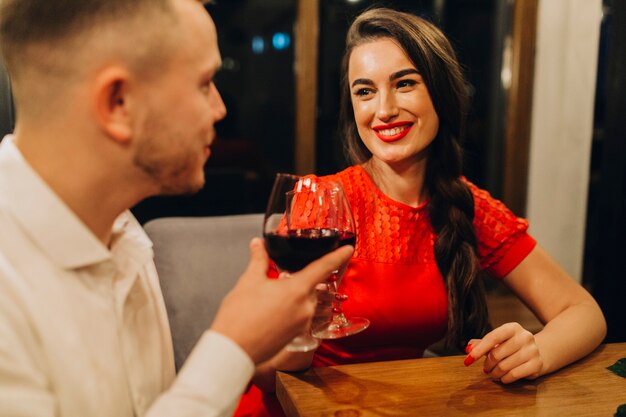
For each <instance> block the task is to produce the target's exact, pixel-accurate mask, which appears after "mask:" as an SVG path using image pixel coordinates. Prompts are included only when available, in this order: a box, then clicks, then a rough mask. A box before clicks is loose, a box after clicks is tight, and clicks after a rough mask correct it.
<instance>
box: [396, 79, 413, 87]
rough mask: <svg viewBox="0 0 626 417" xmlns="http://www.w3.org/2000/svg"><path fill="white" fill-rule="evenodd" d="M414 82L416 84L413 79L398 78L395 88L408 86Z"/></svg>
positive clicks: (411, 85)
mask: <svg viewBox="0 0 626 417" xmlns="http://www.w3.org/2000/svg"><path fill="white" fill-rule="evenodd" d="M416 84H417V81H415V80H400V81H398V83H397V84H396V87H397V88H408V87H413V86H415V85H416Z"/></svg>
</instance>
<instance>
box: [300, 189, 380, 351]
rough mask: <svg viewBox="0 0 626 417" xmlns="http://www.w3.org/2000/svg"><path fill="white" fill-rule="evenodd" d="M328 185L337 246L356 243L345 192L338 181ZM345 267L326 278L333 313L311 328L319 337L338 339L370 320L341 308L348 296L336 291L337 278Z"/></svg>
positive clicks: (368, 323) (358, 329)
mask: <svg viewBox="0 0 626 417" xmlns="http://www.w3.org/2000/svg"><path fill="white" fill-rule="evenodd" d="M330 184H331V185H330V187H331V188H332V190H333V199H332V200H331V201H332V202H333V204H335V205H336V206H337V208H336V209H335V210H334V212H335V216H336V219H335V227H336V228H337V230H338V231H339V246H343V245H352V246H354V245H355V243H356V226H355V223H354V217H353V216H352V209H351V208H350V203H349V202H348V199H347V198H346V194H345V192H344V190H343V187H342V186H341V183H339V182H331V183H330ZM343 273H345V268H344V269H343V270H342V271H334V272H333V273H332V274H331V276H330V277H329V278H328V279H327V280H326V285H327V286H328V291H329V292H330V293H331V294H334V300H333V313H332V316H331V320H330V322H327V323H325V324H322V325H320V326H317V327H316V328H314V329H313V331H312V334H313V336H315V337H318V338H320V339H338V338H340V337H346V336H350V335H353V334H356V333H359V332H362V331H363V330H365V329H367V328H368V327H369V325H370V321H369V320H368V319H366V318H362V317H352V318H350V319H348V318H347V317H346V316H345V314H344V313H343V310H342V308H341V304H342V303H343V302H344V301H346V300H347V299H348V296H347V295H345V294H341V293H339V291H338V285H339V280H340V279H341V277H342V275H343Z"/></svg>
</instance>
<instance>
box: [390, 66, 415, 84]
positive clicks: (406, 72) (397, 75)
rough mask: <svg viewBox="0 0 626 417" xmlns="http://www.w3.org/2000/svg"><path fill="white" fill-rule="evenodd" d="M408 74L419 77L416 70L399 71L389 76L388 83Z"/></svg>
mask: <svg viewBox="0 0 626 417" xmlns="http://www.w3.org/2000/svg"><path fill="white" fill-rule="evenodd" d="M409 74H418V75H419V71H418V70H416V69H415V68H407V69H403V70H400V71H398V72H394V73H393V74H391V75H390V76H389V81H393V80H397V79H398V78H402V77H404V76H405V75H409Z"/></svg>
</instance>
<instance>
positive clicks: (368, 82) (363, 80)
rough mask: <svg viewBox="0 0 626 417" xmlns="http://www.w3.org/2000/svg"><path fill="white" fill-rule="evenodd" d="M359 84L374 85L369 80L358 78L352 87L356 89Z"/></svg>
mask: <svg viewBox="0 0 626 417" xmlns="http://www.w3.org/2000/svg"><path fill="white" fill-rule="evenodd" d="M357 84H365V85H374V82H373V81H372V80H369V79H367V78H357V79H356V80H354V81H353V82H352V87H354V86H355V85H357Z"/></svg>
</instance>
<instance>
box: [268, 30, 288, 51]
mask: <svg viewBox="0 0 626 417" xmlns="http://www.w3.org/2000/svg"><path fill="white" fill-rule="evenodd" d="M290 44H291V37H290V36H289V34H288V33H285V32H276V33H274V36H272V46H273V47H274V49H276V50H277V51H282V50H283V49H287V48H289V45H290Z"/></svg>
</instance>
